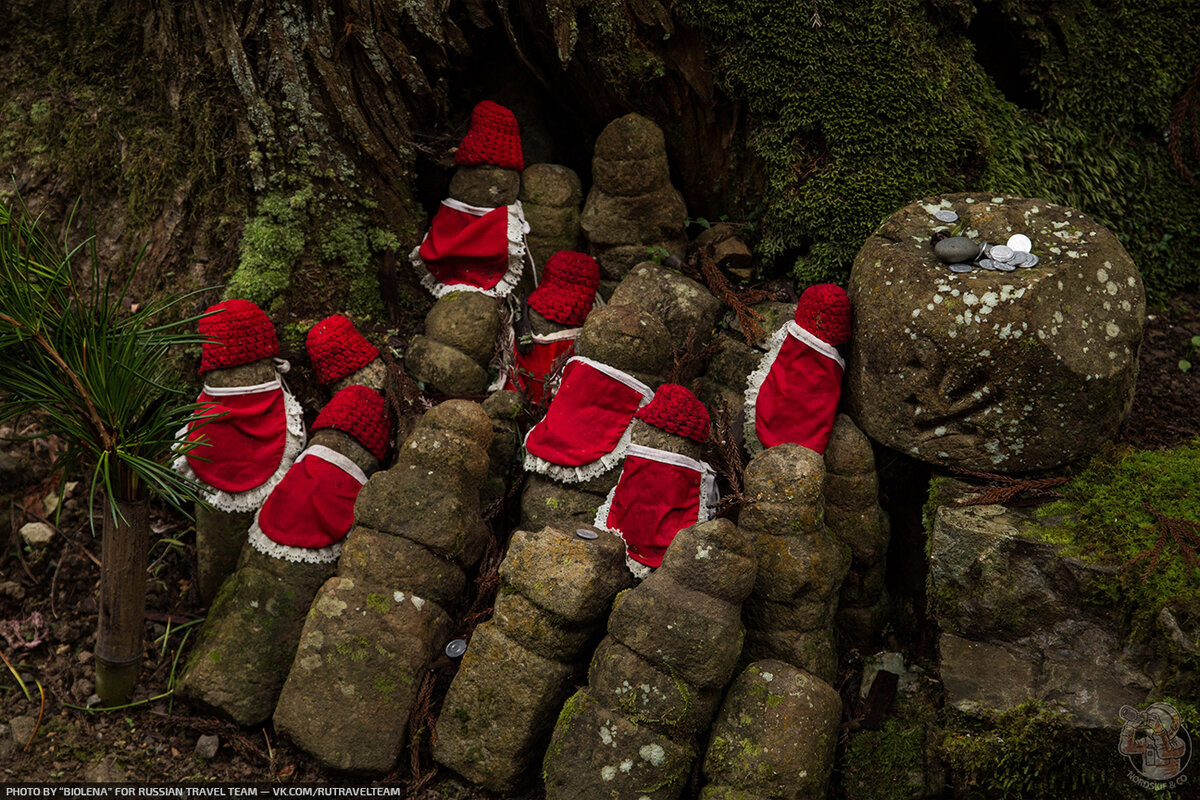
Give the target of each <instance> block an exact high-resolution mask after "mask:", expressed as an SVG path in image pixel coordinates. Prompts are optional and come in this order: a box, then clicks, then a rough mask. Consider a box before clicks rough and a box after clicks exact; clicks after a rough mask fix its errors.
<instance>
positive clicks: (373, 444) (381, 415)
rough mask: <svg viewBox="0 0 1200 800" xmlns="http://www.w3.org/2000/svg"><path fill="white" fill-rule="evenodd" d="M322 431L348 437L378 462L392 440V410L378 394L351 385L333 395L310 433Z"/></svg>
mask: <svg viewBox="0 0 1200 800" xmlns="http://www.w3.org/2000/svg"><path fill="white" fill-rule="evenodd" d="M322 428H334V429H336V430H339V431H342V432H343V433H348V434H350V435H351V436H353V437H354V438H355V439H356V440H358V443H359V444H361V445H362V446H363V447H365V448H367V450H369V451H370V452H371V454H372V455H374V456H375V457H376V458H378V459H379V460H380V461H382V460H383V456H384V454H385V453H386V452H387V449H388V443H389V442H390V441H391V438H392V410H391V409H390V408H388V404H387V400H385V399H384V397H383V395H382V394H380V393H379V392H377V391H375V390H374V389H370V388H368V387H366V386H360V385H358V384H354V385H352V386H347V387H346V388H345V389H342V390H341V391H340V392H338V393H337V394H335V395H334V396H333V399H332V400H330V401H329V403H328V404H327V405H326V406H325V407H324V408H323V409H321V413H320V414H318V415H317V421H316V422H314V423H313V430H314V431H319V430H321V429H322Z"/></svg>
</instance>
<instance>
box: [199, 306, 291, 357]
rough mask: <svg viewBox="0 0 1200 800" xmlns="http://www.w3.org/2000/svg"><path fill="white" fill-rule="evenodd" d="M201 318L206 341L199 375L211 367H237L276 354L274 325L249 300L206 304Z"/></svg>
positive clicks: (276, 345)
mask: <svg viewBox="0 0 1200 800" xmlns="http://www.w3.org/2000/svg"><path fill="white" fill-rule="evenodd" d="M205 314H208V315H209V316H205V317H203V318H201V320H200V325H199V327H200V335H201V336H203V337H205V339H207V341H205V342H204V344H203V345H202V347H201V351H200V353H201V354H200V374H201V375H203V374H204V373H206V372H208V371H209V370H211V369H227V368H229V367H240V366H241V365H243V364H250V363H252V362H255V361H258V360H259V359H263V358H271V357H272V356H276V355H279V340H278V339H276V338H275V326H273V325H272V324H271V320H269V319H267V315H266V312H264V311H263V310H262V309H261V308H259V307H258V306H256V305H254V303H251V302H250V301H249V300H225V301H224V302H221V303H217V304H216V305H215V306H209V308H208V310H207V311H205Z"/></svg>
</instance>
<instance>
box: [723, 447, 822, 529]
mask: <svg viewBox="0 0 1200 800" xmlns="http://www.w3.org/2000/svg"><path fill="white" fill-rule="evenodd" d="M743 485H744V487H745V494H746V497H747V498H748V499H749V500H750V502H749V503H748V504H747V505H746V506H744V507H743V508H742V512H741V516H740V517H739V522H740V524H741V526H742V527H743V528H745V529H746V530H748V531H752V532H754V533H764V534H771V535H776V536H783V535H800V534H805V533H811V532H813V531H816V530H818V529H819V528H820V527H821V526H822V524H823V521H824V517H825V510H824V495H823V491H824V486H825V462H824V460H822V458H821V456H820V455H818V454H817V453H815V452H814V451H812V450H809V449H808V448H807V447H801V446H800V445H798V444H781V445H779V446H777V447H772V448H770V449H769V450H766V451H764V452H763V453H762V454H761V455H759V456H757V457H755V458H754V459H752V460H751V461H750V463H749V464H747V465H746V472H745V476H744V478H743Z"/></svg>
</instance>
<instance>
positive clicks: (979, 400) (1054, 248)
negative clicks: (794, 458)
mask: <svg viewBox="0 0 1200 800" xmlns="http://www.w3.org/2000/svg"><path fill="white" fill-rule="evenodd" d="M993 200H997V202H993ZM947 203H948V204H952V205H954V207H955V209H956V210H958V211H959V214H960V216H961V215H963V214H966V215H967V216H968V224H969V225H970V226H971V227H972V228H973V229H976V230H978V231H979V235H980V237H981V238H983V239H988V240H990V241H1003V240H1005V239H1006V238H1007V236H1008V235H1009V234H1010V233H1011V232H1017V231H1019V232H1022V233H1025V234H1026V235H1028V236H1029V237H1030V238H1031V239H1032V240H1033V252H1034V253H1035V254H1037V255H1038V256H1039V257H1040V259H1041V261H1040V263H1039V264H1038V265H1037V266H1036V267H1034V268H1033V269H1018V270H1016V271H1014V272H988V271H979V270H976V271H975V272H972V273H968V274H963V275H958V274H954V273H951V272H949V271H947V270H946V269H945V268H944V267H943V266H942V265H941V264H940V263H939V262H937V260H936V259H935V258H934V257H933V255H932V253H931V252H930V250H929V238H928V237H929V213H928V211H927V207H933V206H934V205H935V204H941V205H944V204H947ZM849 293H850V298H851V302H852V304H853V309H854V317H855V336H854V347H853V348H852V350H851V353H850V358H849V360H848V363H847V367H846V384H845V392H844V397H845V399H846V402H847V404H848V407H849V411H850V414H851V416H853V417H854V419H855V420H856V421H857V422H858V424H859V425H860V426H861V427H862V429H863V431H864V432H865V433H867V435H869V436H870V437H871V438H873V439H875V440H876V441H878V442H880V443H882V444H885V445H887V446H888V447H891V448H893V449H895V450H899V451H901V452H904V453H907V454H910V455H913V456H915V457H916V458H919V459H921V460H923V461H927V462H929V463H933V464H938V465H942V466H959V467H968V468H973V469H979V470H985V471H988V472H1006V473H1009V472H1026V471H1032V470H1042V469H1049V468H1052V467H1055V466H1058V465H1061V464H1065V463H1068V462H1070V461H1074V460H1076V459H1078V458H1080V457H1082V456H1086V455H1088V454H1090V453H1093V452H1095V451H1096V450H1097V449H1098V448H1099V447H1100V446H1101V445H1102V444H1103V443H1104V442H1105V441H1107V440H1109V439H1110V438H1111V437H1112V436H1113V435H1114V434H1115V432H1116V430H1117V428H1118V427H1119V425H1120V424H1121V421H1122V420H1123V419H1124V418H1125V416H1126V415H1127V414H1128V413H1129V409H1130V407H1131V403H1132V400H1133V391H1134V383H1135V377H1136V374H1137V359H1138V349H1139V347H1140V344H1141V340H1142V331H1143V327H1144V325H1145V296H1144V292H1143V288H1142V281H1141V277H1140V275H1139V274H1138V271H1137V269H1136V267H1135V266H1134V264H1133V262H1132V261H1131V260H1130V258H1129V255H1128V254H1127V253H1126V252H1125V250H1124V248H1123V247H1122V246H1121V244H1120V242H1118V241H1117V239H1116V237H1114V236H1113V235H1112V234H1111V233H1110V232H1109V231H1107V230H1106V229H1105V228H1104V227H1103V226H1101V225H1099V224H1097V223H1096V222H1095V221H1094V220H1092V219H1090V218H1088V217H1087V216H1086V215H1084V214H1081V213H1080V212H1079V211H1076V210H1074V209H1071V208H1066V207H1063V206H1055V205H1052V204H1049V203H1046V202H1044V201H1041V200H1034V199H1026V198H1014V197H1005V198H992V197H991V196H990V195H949V196H947V197H945V198H937V199H933V200H925V201H919V202H916V203H912V204H910V205H908V206H906V207H905V208H903V209H901V210H900V211H898V212H897V213H896V214H894V215H893V216H892V217H891V218H889V219H888V220H887V221H885V222H884V223H883V225H882V226H880V228H879V229H878V230H877V231H876V232H875V234H874V235H873V236H871V237H870V238H869V239H868V240H867V242H866V244H864V245H863V248H862V250H861V251H860V252H859V254H858V256H857V258H856V259H855V264H854V268H853V270H852V272H851V276H850V286H849Z"/></svg>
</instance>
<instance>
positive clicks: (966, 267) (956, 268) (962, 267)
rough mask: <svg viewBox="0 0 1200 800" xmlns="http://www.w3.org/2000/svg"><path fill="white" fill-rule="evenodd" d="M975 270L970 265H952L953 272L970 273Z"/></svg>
mask: <svg viewBox="0 0 1200 800" xmlns="http://www.w3.org/2000/svg"><path fill="white" fill-rule="evenodd" d="M973 269H975V268H974V267H973V266H971V265H970V264H951V265H950V271H951V272H970V271H971V270H973Z"/></svg>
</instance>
